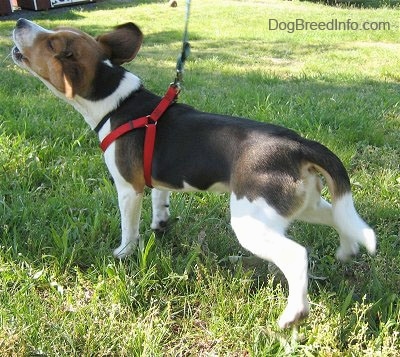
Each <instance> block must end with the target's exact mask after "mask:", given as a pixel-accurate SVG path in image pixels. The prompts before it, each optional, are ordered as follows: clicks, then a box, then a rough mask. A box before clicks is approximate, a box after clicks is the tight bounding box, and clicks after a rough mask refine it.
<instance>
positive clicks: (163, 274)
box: [0, 0, 400, 356]
mask: <svg viewBox="0 0 400 357" xmlns="http://www.w3.org/2000/svg"><path fill="white" fill-rule="evenodd" d="M178 3H179V6H178V7H177V8H170V7H168V6H167V1H116V0H113V1H103V2H99V3H98V4H97V5H96V6H92V7H89V8H84V9H80V8H79V7H75V8H70V9H68V10H67V11H64V12H61V13H59V12H52V11H48V12H42V13H37V14H34V13H31V16H32V15H34V16H35V17H36V21H37V22H38V23H39V24H41V25H42V26H45V27H55V26H59V25H67V26H74V27H79V28H81V29H83V30H85V31H87V32H89V33H91V34H93V35H96V34H99V33H100V32H102V31H106V30H108V29H110V28H111V27H112V26H114V25H117V24H120V23H122V22H126V21H134V22H135V23H137V24H138V25H139V26H140V27H141V28H142V30H143V32H144V34H145V41H144V44H143V47H142V50H141V51H140V52H139V55H138V57H137V59H135V61H134V62H133V63H131V64H129V65H128V66H127V67H128V68H129V69H130V70H132V71H133V72H135V73H136V74H137V75H139V76H140V77H141V78H142V79H143V81H144V83H145V85H146V86H147V88H149V89H151V90H153V91H154V92H156V93H159V94H163V92H164V91H165V90H166V88H167V86H168V84H169V83H170V82H171V81H172V79H173V77H174V68H175V61H176V57H177V55H178V53H179V51H180V47H181V43H180V41H181V38H182V30H183V25H184V24H183V21H184V14H185V7H184V0H178ZM269 19H277V20H278V21H280V22H283V21H285V22H286V23H287V22H290V21H292V22H293V21H296V19H303V20H304V21H308V22H311V21H317V22H325V23H326V22H329V21H331V20H332V19H337V20H338V21H341V22H346V21H348V20H349V19H351V21H352V22H354V23H357V24H358V25H359V26H361V25H362V24H364V23H366V22H368V23H371V22H373V23H378V22H385V23H389V24H390V28H385V29H382V30H376V31H368V30H363V29H361V30H344V29H342V30H332V31H327V30H321V29H320V30H318V29H317V30H311V29H308V30H302V31H301V30H299V31H293V32H291V33H289V31H287V30H276V31H273V30H271V29H270V28H268V23H269V22H268V21H269ZM399 25H400V22H399V8H378V9H362V8H361V9H360V8H346V7H331V6H324V5H319V4H315V3H310V2H299V1H281V0H257V1H256V0H253V1H251V0H241V1H239V0H237V1H234V0H230V1H229V0H218V1H215V0H201V1H199V0H197V1H196V0H193V1H192V12H191V18H190V27H189V30H190V40H191V44H192V55H191V57H190V59H189V61H188V62H187V65H186V73H185V83H184V91H183V93H182V95H181V97H180V101H181V102H186V103H188V104H190V105H194V106H196V107H198V108H200V109H203V110H206V111H213V112H219V113H226V114H234V115H240V116H246V117H252V118H254V119H256V120H259V121H265V122H274V123H278V124H281V125H284V126H287V127H290V128H292V129H295V130H296V131H298V132H300V133H301V134H302V135H304V136H306V137H309V138H312V139H317V140H318V141H320V142H322V143H324V144H325V145H327V146H328V147H329V148H331V149H332V150H333V151H335V152H336V153H337V154H338V156H339V157H341V158H342V160H343V162H344V163H345V166H346V167H347V168H348V170H349V173H350V176H351V180H352V183H353V190H354V197H355V202H356V207H357V208H358V211H359V212H360V214H361V215H362V216H363V218H365V220H366V221H367V222H368V223H369V224H370V225H372V226H373V227H374V228H375V230H376V232H377V236H378V252H377V255H376V256H375V257H369V256H368V255H367V254H366V253H365V251H362V252H361V254H360V255H359V256H358V257H357V258H355V259H354V260H353V261H352V262H350V263H348V264H341V263H339V262H337V261H335V259H334V253H335V250H336V248H337V246H338V237H337V234H336V233H335V232H334V231H333V230H332V229H330V228H327V227H319V226H310V225H305V224H296V225H293V227H291V229H290V231H289V234H290V236H292V237H293V238H294V239H295V240H296V241H299V242H301V243H302V244H304V245H305V246H306V247H307V248H308V249H309V260H310V275H311V276H310V289H309V298H310V300H311V313H310V317H309V319H308V320H307V321H305V323H303V324H302V325H301V326H300V327H299V329H298V331H297V332H296V334H295V333H294V332H295V331H290V330H289V331H280V330H279V329H278V327H277V326H276V319H277V318H278V316H279V314H280V313H281V312H282V310H283V307H284V306H285V303H286V296H287V287H286V285H285V282H284V281H281V277H280V275H279V273H278V274H275V275H274V274H273V273H272V271H273V270H274V269H268V267H267V264H262V263H260V262H258V261H257V262H256V264H250V263H248V262H247V261H245V262H243V264H239V265H232V264H229V263H228V262H227V257H228V256H230V255H237V254H238V253H239V252H240V251H241V248H240V246H239V245H238V243H237V242H236V239H235V238H234V236H233V233H232V231H231V229H230V227H229V211H228V197H227V196H226V195H213V194H208V193H198V194H194V195H188V194H174V195H173V201H172V213H173V216H174V218H178V217H179V218H180V219H179V220H176V223H175V224H174V225H173V226H172V227H171V229H170V230H169V231H168V232H167V233H166V234H164V235H161V236H158V235H157V236H154V234H153V233H152V231H151V230H150V228H149V225H150V217H151V212H150V200H149V196H147V197H146V198H145V202H144V210H143V219H142V227H141V231H142V236H143V238H144V244H143V246H142V247H141V249H139V250H138V252H137V253H136V254H135V255H134V256H132V257H130V258H128V259H126V260H125V261H122V262H120V261H116V260H114V259H113V258H112V256H111V252H112V249H113V248H115V247H116V246H117V245H118V244H119V234H120V232H119V230H120V228H119V213H118V209H117V198H116V192H115V189H114V187H113V185H112V183H111V182H110V180H109V175H108V173H107V171H106V167H105V165H104V163H103V157H102V153H101V151H100V149H99V148H98V140H97V138H96V136H95V134H93V133H92V132H91V131H90V130H89V128H88V127H87V125H86V124H85V122H84V121H83V119H82V118H81V117H80V115H78V114H77V113H76V112H74V110H73V109H72V108H71V107H69V106H67V105H66V104H64V103H63V102H61V101H60V100H58V99H57V98H55V97H54V96H53V95H52V94H51V93H50V92H49V91H48V90H47V89H46V88H45V87H44V86H43V85H42V84H41V83H40V82H39V81H38V80H36V79H34V78H32V77H30V76H29V75H28V74H27V73H25V72H24V71H22V70H20V69H19V68H17V67H16V66H15V65H14V64H13V63H12V60H11V57H10V56H9V55H8V54H9V52H10V49H11V46H12V42H11V37H10V35H11V31H12V28H13V26H14V21H8V20H7V18H1V22H0V82H1V85H0V247H1V249H0V355H1V356H32V355H40V356H164V355H166V356H179V355H181V356H198V355H201V356H216V355H221V356H248V355H252V356H272V355H274V356H275V355H277V356H279V355H285V354H288V355H293V356H316V355H319V356H398V355H399V354H400V303H399V296H400V292H399V291H400V222H399V216H400V83H399V82H400V31H399V30H400V28H399ZM281 26H284V25H281ZM286 26H289V25H286ZM243 253H246V252H243ZM253 263H254V262H253ZM270 268H271V267H270Z"/></svg>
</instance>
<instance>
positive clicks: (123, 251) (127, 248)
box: [113, 242, 136, 259]
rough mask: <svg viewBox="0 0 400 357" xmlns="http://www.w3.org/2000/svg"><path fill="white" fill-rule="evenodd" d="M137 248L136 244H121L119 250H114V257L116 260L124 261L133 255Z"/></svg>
mask: <svg viewBox="0 0 400 357" xmlns="http://www.w3.org/2000/svg"><path fill="white" fill-rule="evenodd" d="M135 248H136V242H132V243H130V244H121V245H120V246H119V247H118V248H116V249H114V251H113V256H114V258H116V259H124V258H126V257H127V256H129V255H131V254H132V252H133V250H134V249H135Z"/></svg>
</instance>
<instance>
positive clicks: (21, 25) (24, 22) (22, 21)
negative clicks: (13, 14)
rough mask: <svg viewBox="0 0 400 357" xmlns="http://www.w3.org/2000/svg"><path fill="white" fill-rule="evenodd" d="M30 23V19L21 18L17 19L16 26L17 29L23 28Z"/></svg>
mask: <svg viewBox="0 0 400 357" xmlns="http://www.w3.org/2000/svg"><path fill="white" fill-rule="evenodd" d="M28 25H29V22H28V20H25V19H19V20H18V21H17V24H16V25H15V27H16V28H17V29H22V28H25V27H28Z"/></svg>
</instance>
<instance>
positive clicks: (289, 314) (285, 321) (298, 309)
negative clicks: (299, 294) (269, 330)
mask: <svg viewBox="0 0 400 357" xmlns="http://www.w3.org/2000/svg"><path fill="white" fill-rule="evenodd" d="M309 312H310V307H309V303H308V301H305V302H304V303H303V304H300V305H297V306H294V305H292V306H289V305H288V306H286V308H285V310H284V311H283V313H282V315H281V316H280V317H279V320H278V326H279V327H280V328H281V329H284V328H288V327H290V326H293V325H294V324H296V323H297V322H299V321H301V320H303V319H305V318H306V317H307V316H308V314H309Z"/></svg>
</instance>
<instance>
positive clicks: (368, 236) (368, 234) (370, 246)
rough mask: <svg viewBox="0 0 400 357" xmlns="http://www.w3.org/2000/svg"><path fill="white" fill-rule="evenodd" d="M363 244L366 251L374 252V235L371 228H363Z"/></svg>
mask: <svg viewBox="0 0 400 357" xmlns="http://www.w3.org/2000/svg"><path fill="white" fill-rule="evenodd" d="M363 237H364V239H363V242H362V243H363V244H364V246H365V248H367V250H368V253H370V254H375V253H376V236H375V232H374V231H373V230H372V229H371V228H367V229H364V230H363Z"/></svg>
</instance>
